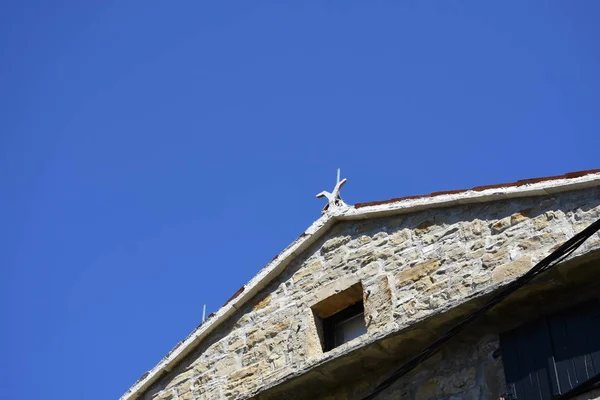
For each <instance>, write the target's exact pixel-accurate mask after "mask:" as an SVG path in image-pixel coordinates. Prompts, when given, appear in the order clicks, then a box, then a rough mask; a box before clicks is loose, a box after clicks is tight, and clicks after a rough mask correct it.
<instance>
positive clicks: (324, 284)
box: [141, 187, 600, 400]
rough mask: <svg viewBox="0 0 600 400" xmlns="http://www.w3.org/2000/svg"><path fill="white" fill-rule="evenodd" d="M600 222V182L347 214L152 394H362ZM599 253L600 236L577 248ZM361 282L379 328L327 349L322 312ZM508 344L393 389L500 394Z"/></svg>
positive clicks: (178, 397) (438, 366)
mask: <svg viewBox="0 0 600 400" xmlns="http://www.w3.org/2000/svg"><path fill="white" fill-rule="evenodd" d="M598 218H600V189H599V188H598V187H592V188H587V189H581V190H574V191H569V192H563V193H556V194H553V195H543V196H533V197H523V198H514V199H508V200H502V201H493V202H482V203H474V204H464V205H454V206H451V207H443V208H442V207H440V208H432V209H425V210H421V211H417V212H411V213H407V214H401V215H392V216H388V217H384V218H376V219H365V220H356V221H342V222H338V223H337V224H335V225H334V226H333V227H332V228H331V229H330V230H329V231H328V232H327V233H326V234H325V235H324V236H322V237H321V238H320V239H319V240H318V241H317V242H315V243H314V244H312V245H311V246H310V247H309V248H308V249H306V250H305V251H304V252H303V253H302V254H300V255H299V256H298V257H296V258H295V260H293V261H292V262H291V263H290V264H288V265H287V267H286V268H285V270H284V271H283V273H281V274H280V275H279V276H277V277H276V278H275V279H274V280H272V281H271V282H270V284H269V285H268V286H266V287H265V288H264V289H262V290H261V291H260V292H259V293H258V294H257V295H256V296H255V297H254V298H253V299H252V300H251V301H249V302H247V303H246V304H245V305H244V306H243V307H242V308H240V309H239V310H237V311H236V312H235V313H234V314H233V315H232V316H231V317H230V318H229V319H228V320H227V321H226V322H225V323H223V324H221V325H220V326H219V327H218V328H217V329H216V330H215V331H213V332H212V333H211V334H210V335H209V336H208V337H206V338H205V339H203V340H202V342H201V343H200V345H199V346H198V347H197V348H196V349H195V350H194V351H193V352H191V353H190V354H189V355H188V356H187V357H186V358H185V359H183V361H181V362H180V363H179V364H178V365H177V366H176V367H175V368H173V369H172V370H170V371H169V372H167V373H165V374H164V375H163V376H162V377H161V378H160V379H159V380H157V381H156V382H155V383H154V384H153V385H152V386H151V387H149V388H148V389H147V390H146V391H145V392H144V393H143V394H142V396H141V398H143V399H144V400H150V399H153V400H154V399H161V400H167V399H169V400H191V399H247V398H259V399H272V398H281V399H292V398H308V397H311V396H312V397H311V398H326V399H352V398H360V397H357V396H360V395H361V394H364V393H367V392H368V391H369V390H370V389H371V388H372V387H373V386H374V385H375V384H376V383H377V382H378V380H381V379H382V378H385V373H386V372H387V371H389V370H391V368H392V367H393V365H396V366H397V365H398V364H397V362H396V361H397V358H395V357H396V356H395V354H400V353H402V354H403V355H405V356H410V352H411V351H414V349H416V348H417V346H416V343H418V340H419V338H425V339H426V338H427V337H428V335H429V336H431V337H434V335H435V333H436V332H437V330H436V328H435V327H438V326H441V325H440V324H443V323H444V321H441V320H442V319H443V318H446V317H445V316H447V315H450V314H451V313H450V311H451V310H455V309H461V307H463V306H464V307H463V308H465V309H466V308H468V304H471V303H470V302H474V301H476V300H477V299H478V298H482V297H484V296H485V295H486V294H488V293H491V292H493V291H494V290H495V289H496V288H498V287H500V286H502V285H503V284H505V283H507V282H508V281H510V280H513V279H514V278H516V277H518V276H520V275H521V274H523V273H524V272H525V271H527V270H528V269H529V268H531V266H532V265H534V264H535V263H537V262H538V261H540V260H541V259H543V258H544V257H545V256H546V255H548V254H549V253H550V252H552V251H553V249H555V248H556V247H557V246H559V245H560V244H561V243H563V242H564V241H565V240H566V239H568V238H570V237H572V236H573V235H574V234H576V233H577V232H579V231H581V230H582V229H584V228H585V227H587V226H588V225H589V224H591V223H592V222H594V221H595V220H597V219H598ZM598 249H600V236H598V235H597V234H596V235H595V236H594V237H593V238H591V239H590V240H588V241H587V242H586V243H585V244H584V246H583V247H582V248H581V249H580V250H579V251H578V252H577V256H582V255H585V254H592V253H594V252H595V251H596V250H598ZM358 282H360V283H361V285H362V288H363V291H364V305H365V321H366V323H367V329H368V333H367V334H365V335H363V336H361V337H359V338H356V339H354V340H352V341H350V342H348V343H345V344H343V345H341V346H339V347H336V348H334V349H333V350H331V351H328V352H324V351H323V349H322V346H321V342H320V338H319V335H318V332H317V326H316V324H315V318H314V315H313V311H312V310H311V307H312V306H313V305H315V304H317V303H318V302H319V301H322V300H323V299H326V298H328V297H329V296H331V295H333V294H335V293H339V292H340V291H342V290H344V289H346V288H348V287H351V286H352V285H354V284H356V283H358ZM436 318H437V320H438V322H439V321H441V322H439V323H437V322H436V323H434V322H432V321H436ZM448 318H450V317H448ZM427 324H431V326H432V327H433V328H427V326H428V325H427ZM415 327H420V328H419V329H420V330H418V329H417V330H415V329H416V328H415ZM411 332H412V333H413V334H412V336H410V335H409V333H411ZM415 332H417V333H415ZM402 335H404V336H402ZM432 335H433V336H432ZM389 338H392V339H389ZM393 338H396V339H393ZM425 339H423V340H425ZM394 340H395V341H394ZM386 344H387V345H386ZM497 349H498V334H497V332H491V333H490V332H489V330H486V329H485V327H480V328H475V329H474V330H472V331H471V332H470V333H469V334H468V335H466V336H461V338H459V340H458V341H456V342H453V344H452V345H451V346H449V347H448V348H447V349H445V350H444V351H443V352H441V353H440V354H438V355H436V356H435V357H434V358H432V359H430V360H428V361H427V362H426V363H425V364H424V365H422V366H421V367H420V368H419V369H417V370H416V371H414V372H413V373H412V374H411V375H410V376H409V377H407V378H406V379H403V380H402V381H399V382H397V384H395V385H394V386H392V387H391V388H390V389H389V390H388V391H386V392H385V393H383V394H382V396H381V397H380V398H381V399H397V398H406V399H412V398H416V399H498V398H500V397H501V396H502V395H503V393H504V391H505V387H504V386H505V383H504V373H503V369H502V359H501V357H500V356H499V355H498V351H497ZM357 365H358V367H357ZM344 366H351V368H347V369H351V370H352V371H348V370H344ZM294 382H297V384H296V383H294ZM288 388H289V389H288ZM586 398H592V397H586Z"/></svg>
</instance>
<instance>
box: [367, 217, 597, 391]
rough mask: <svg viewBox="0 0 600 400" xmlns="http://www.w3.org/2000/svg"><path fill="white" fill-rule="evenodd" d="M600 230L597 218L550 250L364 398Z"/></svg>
mask: <svg viewBox="0 0 600 400" xmlns="http://www.w3.org/2000/svg"><path fill="white" fill-rule="evenodd" d="M598 230H600V220H597V221H596V222H594V223H592V224H591V225H590V226H588V227H587V228H585V229H584V230H583V231H581V232H579V233H578V234H576V235H575V236H573V237H572V238H571V239H569V240H567V241H566V242H565V243H563V244H562V245H561V246H560V247H559V248H558V249H556V250H555V251H553V252H552V253H550V254H549V255H548V256H547V257H546V258H544V259H543V260H542V261H540V262H539V263H537V264H536V265H535V266H533V267H532V268H531V269H530V270H529V271H527V272H526V273H525V274H523V275H522V276H521V277H519V278H517V279H515V280H514V281H512V282H511V283H509V284H508V285H506V286H505V287H504V288H502V289H501V290H500V291H499V292H498V293H496V294H495V295H494V296H493V297H492V298H491V299H490V300H489V301H488V302H487V303H485V304H484V305H483V306H481V307H480V308H479V309H477V310H475V311H473V312H472V313H471V314H469V315H468V316H467V317H465V318H464V319H463V320H462V321H460V322H459V323H458V324H456V325H455V326H454V327H452V328H450V329H449V330H448V331H447V332H446V333H445V334H444V335H443V336H441V337H440V338H438V339H436V340H435V341H434V342H433V343H431V344H430V345H429V346H428V347H427V348H425V349H424V350H423V351H421V352H420V353H419V354H417V355H416V356H414V357H413V358H411V359H410V360H409V361H408V362H406V363H405V364H404V365H402V366H401V367H400V368H398V369H397V370H396V371H394V372H393V373H392V374H391V375H390V376H389V377H388V378H386V379H385V380H384V381H383V382H381V383H380V384H379V385H377V387H375V389H373V391H372V392H371V393H370V394H368V395H366V396H365V397H363V398H362V399H361V400H372V399H374V398H375V396H377V395H378V394H380V393H381V392H383V391H384V390H385V389H387V388H389V387H390V386H391V385H392V384H394V382H396V381H397V380H398V379H400V378H402V377H403V376H404V375H406V374H407V373H409V372H410V371H412V370H413V369H414V368H415V367H417V366H418V365H419V364H420V363H421V362H423V361H425V360H427V359H428V358H429V357H431V356H433V355H434V354H436V353H437V352H438V351H440V350H441V349H442V348H443V347H444V346H445V345H446V344H447V343H448V342H450V340H452V339H453V338H454V337H455V336H456V335H458V334H459V333H460V332H462V331H463V330H464V329H465V328H466V327H467V326H468V325H469V324H471V323H472V322H473V321H475V320H476V319H477V318H479V317H481V316H482V315H483V314H485V313H486V312H487V311H488V310H490V309H491V308H492V307H494V306H495V305H496V304H498V303H500V302H501V301H502V300H504V299H505V298H506V297H508V296H509V295H510V294H512V293H513V292H515V291H516V290H518V289H520V288H521V287H523V286H525V285H526V284H527V283H529V282H530V281H531V280H532V279H533V278H535V277H536V276H538V275H539V274H541V273H543V272H544V271H547V270H548V269H550V268H552V267H553V266H555V265H556V264H558V263H560V262H562V261H563V260H565V259H566V258H567V257H569V256H570V255H571V254H572V253H573V252H574V251H575V250H577V248H579V246H581V245H582V244H583V243H584V242H585V241H586V240H587V239H589V238H590V237H591V236H592V235H593V234H594V233H596V232H597V231H598Z"/></svg>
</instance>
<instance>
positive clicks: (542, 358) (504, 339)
mask: <svg viewBox="0 0 600 400" xmlns="http://www.w3.org/2000/svg"><path fill="white" fill-rule="evenodd" d="M500 348H501V350H502V360H503V362H504V373H505V375H506V383H507V388H508V390H509V392H510V394H512V397H513V398H514V399H519V400H522V399H527V400H550V399H551V398H552V395H551V392H550V379H549V374H548V359H549V358H551V357H552V344H551V342H550V336H549V334H548V327H547V325H546V322H545V321H544V320H540V321H537V322H535V323H531V324H528V325H525V326H523V327H521V328H518V329H515V330H513V331H511V332H507V333H505V334H503V335H501V336H500Z"/></svg>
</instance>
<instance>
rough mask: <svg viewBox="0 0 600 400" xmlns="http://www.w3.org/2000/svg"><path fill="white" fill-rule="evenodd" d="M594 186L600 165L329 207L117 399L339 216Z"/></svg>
mask: <svg viewBox="0 0 600 400" xmlns="http://www.w3.org/2000/svg"><path fill="white" fill-rule="evenodd" d="M594 186H600V169H595V170H587V171H578V172H570V173H567V174H564V175H559V176H549V177H544V178H534V179H525V180H520V181H516V182H511V183H504V184H498V185H488V186H477V187H474V188H471V189H464V190H452V191H446V192H434V193H430V194H426V195H421V196H409V197H402V198H394V199H390V200H384V201H375V202H369V203H358V204H355V205H353V206H347V207H339V208H334V209H329V210H327V212H326V213H325V214H324V215H322V216H321V218H319V219H318V220H316V221H315V222H314V223H313V224H312V225H311V226H310V227H309V228H308V229H307V230H306V231H305V232H304V233H302V234H301V235H300V236H299V237H298V238H297V239H296V240H295V241H294V242H292V243H291V244H290V245H289V246H288V247H286V248H285V249H284V250H283V251H282V252H281V253H280V254H278V255H277V256H275V257H274V258H273V260H271V262H269V263H268V264H267V265H266V266H265V267H264V268H263V269H261V270H260V271H259V272H258V274H257V275H256V276H255V277H254V278H252V279H251V280H250V282H248V283H247V284H246V285H244V286H242V287H241V288H240V289H239V290H238V291H237V292H236V293H235V294H234V295H233V296H232V297H231V298H230V299H229V300H228V301H227V302H226V303H225V304H224V305H223V306H222V307H221V308H220V309H219V310H218V311H217V312H216V313H214V314H211V315H209V317H208V318H207V319H206V321H204V323H202V324H201V325H199V326H198V327H197V328H196V329H194V331H193V332H192V333H191V334H190V335H188V337H186V338H185V339H184V340H183V341H181V342H179V343H178V344H177V345H176V346H175V347H174V348H173V349H172V350H171V351H170V352H169V353H168V354H167V355H166V356H165V357H164V358H163V359H162V360H161V361H160V362H159V363H158V364H157V365H156V366H155V367H154V368H152V369H151V370H150V371H148V372H146V373H145V374H144V375H143V376H142V377H141V378H140V379H138V381H137V382H135V383H134V385H133V386H132V387H131V388H129V390H127V392H125V393H124V394H123V396H121V399H120V400H134V399H137V398H138V396H139V395H140V394H142V393H143V391H144V390H146V389H147V388H148V387H149V386H150V385H151V384H152V383H154V382H155V381H156V380H157V379H159V378H160V377H161V376H163V375H164V374H166V373H168V372H169V371H171V370H172V369H173V368H174V367H175V366H176V365H177V364H178V363H179V362H180V361H181V360H183V358H184V357H185V356H187V355H188V354H189V353H190V352H191V351H192V350H193V349H194V348H196V346H197V345H198V344H199V343H200V342H201V341H202V340H203V339H204V338H205V337H206V336H208V335H209V334H210V333H211V332H212V331H213V330H214V329H215V328H217V327H218V326H219V325H220V324H221V323H222V322H224V321H225V320H227V319H228V318H229V317H230V316H231V315H232V314H233V313H235V312H236V311H237V310H239V309H240V308H241V307H242V306H243V305H244V304H245V303H246V302H247V301H248V300H250V299H251V298H252V297H254V296H255V295H256V294H257V293H258V292H259V291H260V290H262V289H263V288H264V287H265V286H266V285H268V284H269V283H270V282H271V281H272V280H273V279H274V278H275V277H277V276H278V275H279V274H280V273H281V272H282V271H283V270H284V269H285V267H286V266H287V265H288V264H289V263H290V262H291V261H292V260H293V259H294V258H296V257H297V256H299V255H300V254H301V253H302V252H303V251H304V250H306V249H307V248H308V247H309V246H310V245H312V244H313V243H314V242H315V241H316V240H318V239H319V238H320V237H321V236H323V234H325V233H326V232H327V231H328V230H329V228H330V227H331V226H332V225H333V224H334V223H335V222H337V221H343V220H355V219H367V218H375V217H383V216H388V215H394V214H403V213H409V212H415V211H419V210H423V209H428V208H435V207H450V206H453V205H458V204H470V203H482V202H489V201H496V200H503V199H511V198H519V197H528V196H539V195H548V194H555V193H560V192H566V191H570V190H577V189H584V188H588V187H594Z"/></svg>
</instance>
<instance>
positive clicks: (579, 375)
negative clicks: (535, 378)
mask: <svg viewBox="0 0 600 400" xmlns="http://www.w3.org/2000/svg"><path fill="white" fill-rule="evenodd" d="M589 311H590V310H588V309H586V310H582V312H581V313H576V314H572V315H569V316H567V317H566V318H565V322H566V323H565V325H566V329H567V336H568V337H569V346H570V350H571V357H572V360H573V368H574V370H575V382H573V384H574V387H575V386H579V385H580V384H581V383H583V382H585V381H587V380H588V379H589V378H591V377H592V376H593V371H588V367H587V365H586V355H587V356H588V358H589V354H588V353H589V350H588V343H587V337H586V336H587V335H586V332H587V330H588V329H590V324H589V322H588V319H589V318H588V316H589ZM590 372H591V375H590Z"/></svg>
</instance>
